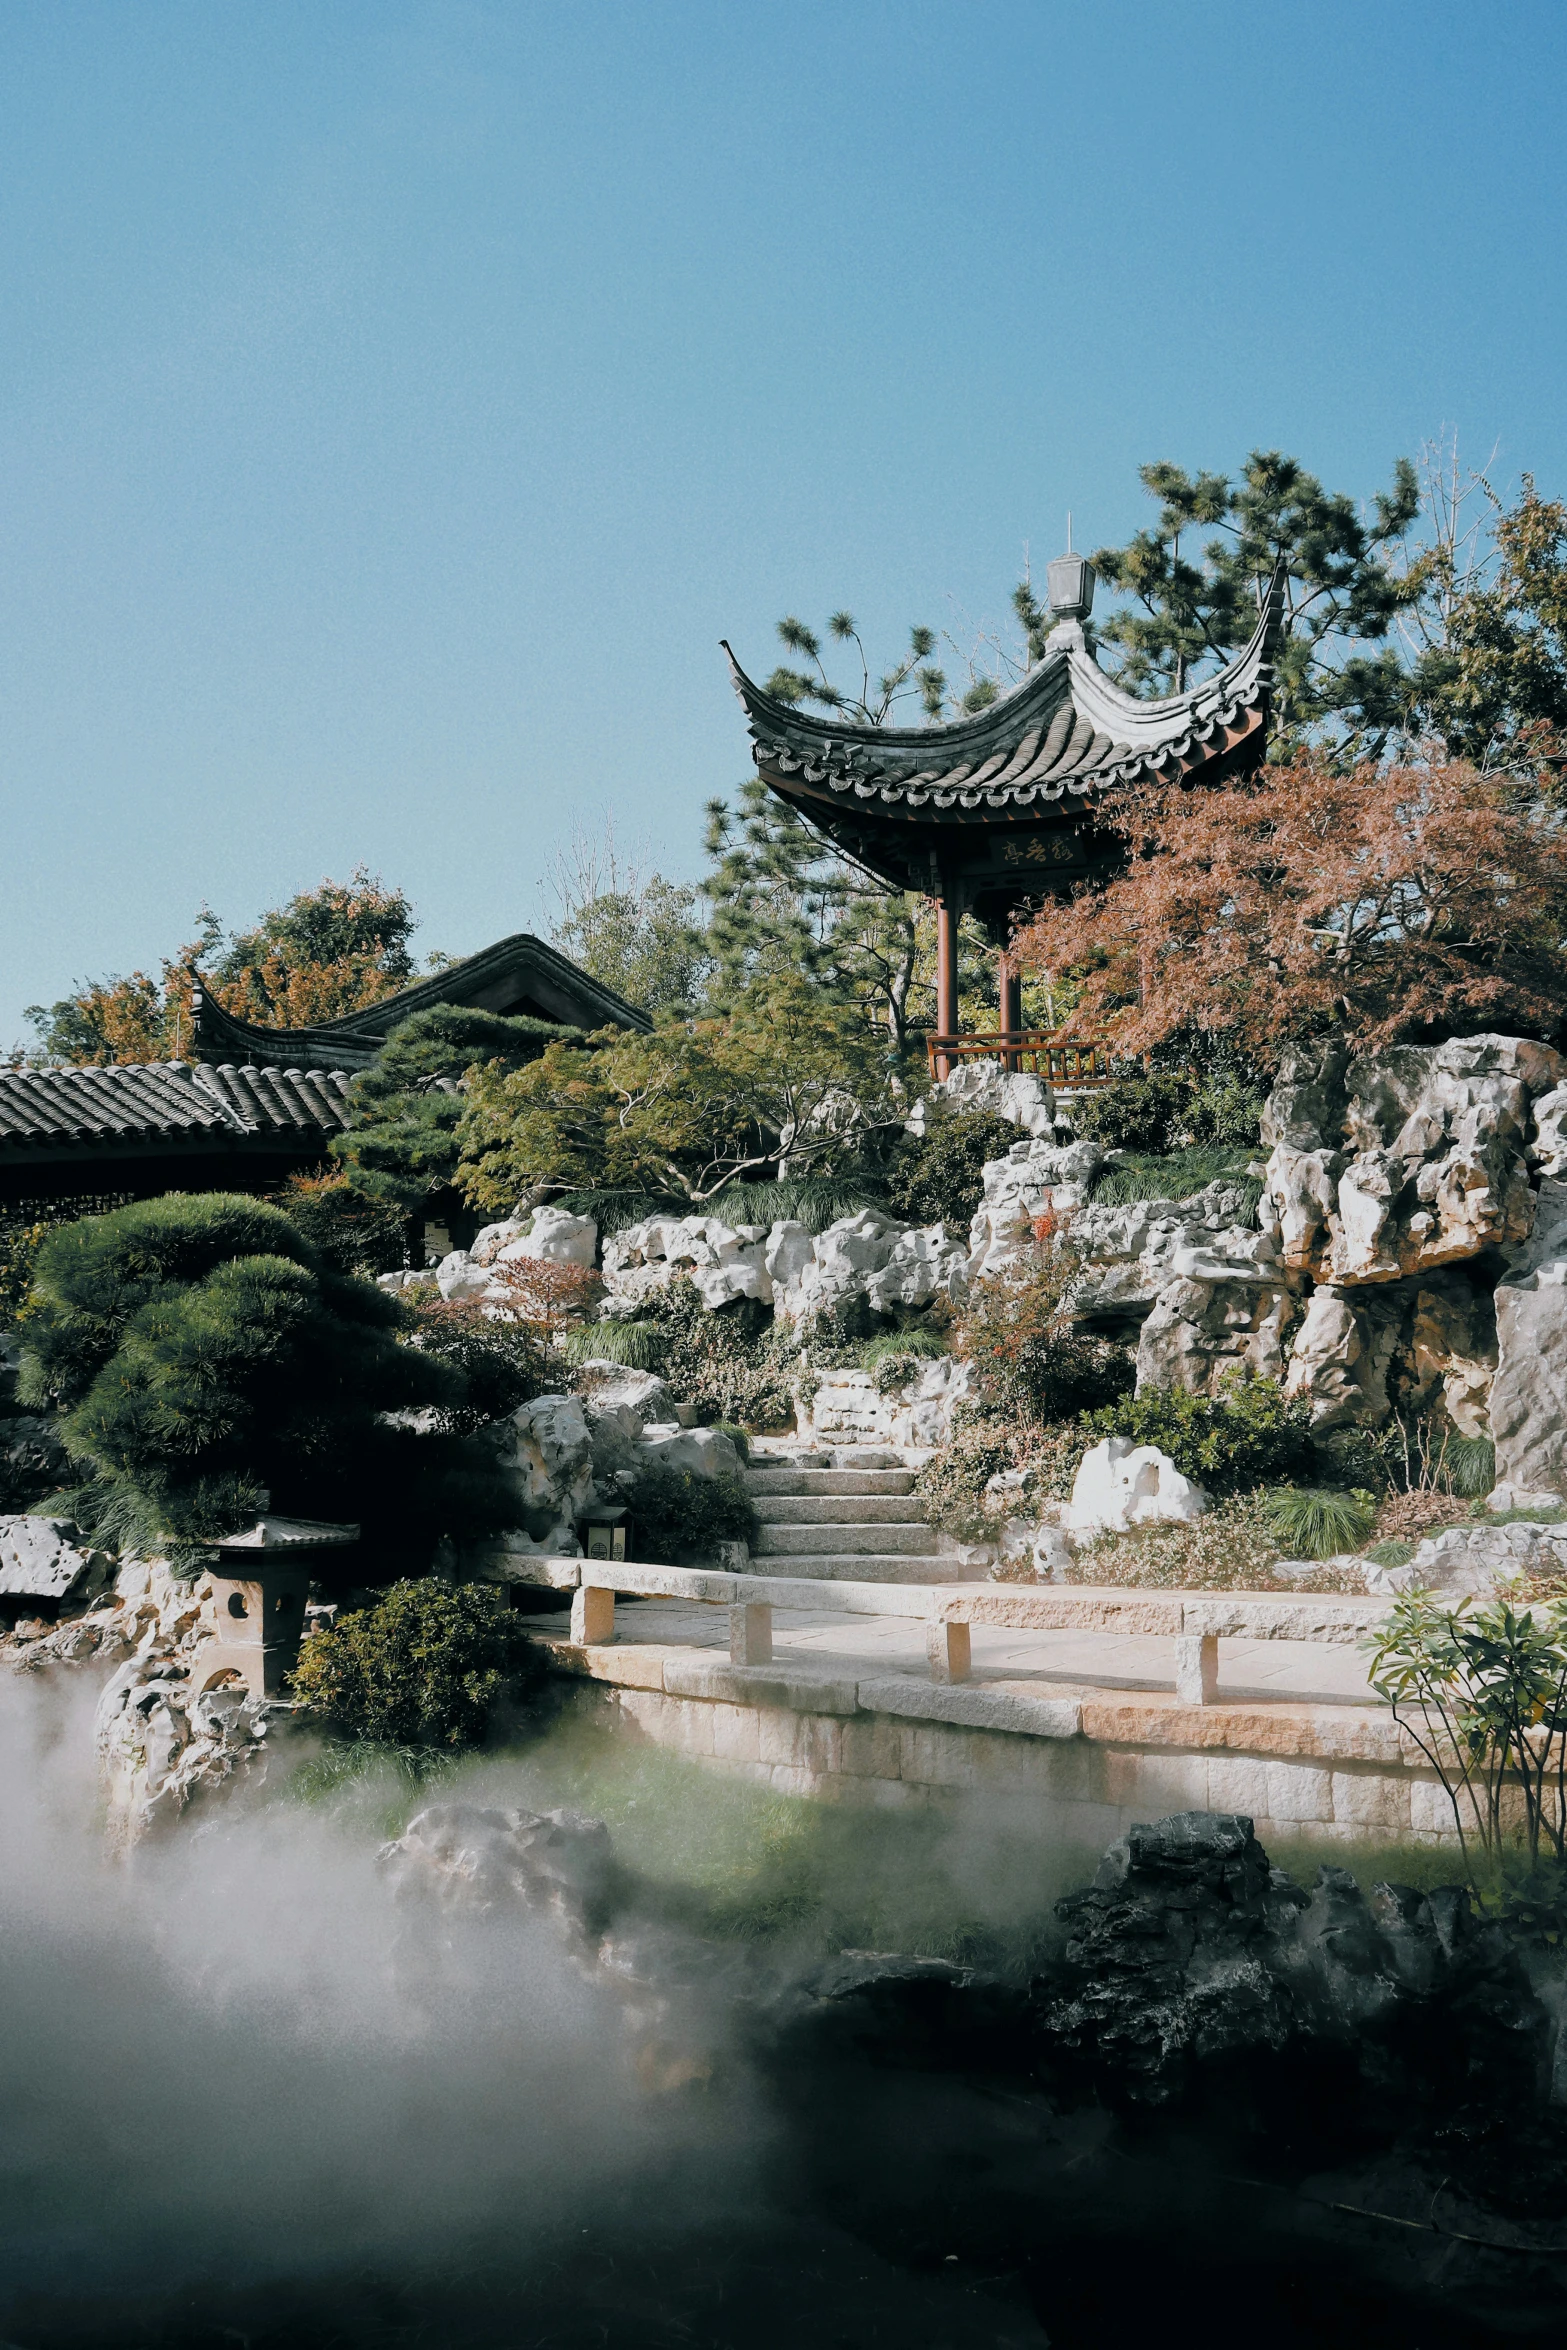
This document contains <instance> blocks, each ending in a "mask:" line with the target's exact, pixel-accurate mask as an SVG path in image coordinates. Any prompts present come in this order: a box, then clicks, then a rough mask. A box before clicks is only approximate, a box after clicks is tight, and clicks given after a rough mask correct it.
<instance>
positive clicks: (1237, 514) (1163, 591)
mask: <svg viewBox="0 0 1567 2350" xmlns="http://www.w3.org/2000/svg"><path fill="white" fill-rule="evenodd" d="M1139 472H1140V475H1141V478H1142V482H1143V486H1144V488H1145V489H1146V490H1147V491H1148V492H1149V494H1150V496H1151V497H1154V498H1156V499H1157V500H1158V502H1159V512H1158V516H1157V518H1156V520H1155V521H1154V523H1153V524H1152V525H1151V526H1150V527H1149V528H1148V529H1146V530H1140V531H1137V532H1136V533H1134V535H1133V536H1132V538H1131V539H1129V540H1128V542H1127V544H1126V545H1125V546H1124V547H1101V548H1099V549H1098V551H1097V552H1096V553H1095V555H1094V557H1093V562H1094V568H1095V569H1096V571H1097V572H1098V573H1099V576H1100V578H1101V579H1102V580H1103V581H1104V582H1105V584H1106V586H1107V587H1110V588H1112V589H1118V590H1120V591H1121V593H1122V594H1123V595H1124V597H1125V598H1126V602H1125V603H1124V604H1123V605H1121V606H1120V607H1118V608H1117V609H1116V610H1115V611H1113V612H1111V613H1110V614H1109V616H1108V617H1107V618H1105V619H1103V620H1101V621H1100V623H1099V628H1098V638H1099V642H1100V644H1101V645H1103V646H1106V647H1110V648H1113V649H1114V651H1115V653H1116V654H1117V655H1118V656H1119V663H1118V669H1117V674H1118V676H1119V678H1120V681H1121V683H1122V684H1123V685H1124V686H1125V687H1126V688H1127V690H1128V691H1129V692H1132V693H1137V694H1143V695H1153V696H1158V695H1161V694H1177V693H1184V692H1185V691H1186V690H1187V688H1188V687H1189V686H1191V685H1193V684H1195V683H1196V682H1197V681H1198V679H1199V678H1200V677H1202V676H1203V675H1205V674H1207V673H1209V672H1210V671H1212V670H1214V669H1218V668H1221V667H1222V666H1223V665H1224V663H1225V662H1226V661H1228V660H1230V659H1232V658H1233V656H1234V655H1235V654H1236V653H1237V652H1238V651H1239V650H1240V649H1241V647H1242V646H1243V645H1244V644H1245V643H1246V640H1247V639H1248V638H1249V637H1250V635H1251V633H1252V631H1253V629H1254V628H1255V627H1256V625H1257V617H1258V614H1259V612H1260V611H1261V608H1262V598H1263V595H1264V593H1265V591H1266V588H1267V584H1268V581H1269V579H1270V577H1271V575H1272V572H1273V568H1274V565H1275V563H1276V562H1278V561H1279V560H1280V559H1281V558H1282V560H1283V562H1284V565H1285V574H1286V576H1285V615H1286V636H1285V642H1284V646H1283V649H1282V651H1281V654H1280V657H1279V662H1278V683H1277V687H1276V691H1275V695H1274V729H1275V741H1274V746H1273V747H1274V753H1275V755H1276V756H1288V755H1290V754H1291V753H1292V752H1293V750H1294V749H1296V748H1298V747H1299V746H1300V744H1301V743H1302V742H1303V741H1304V740H1305V739H1306V737H1307V735H1308V734H1309V733H1311V732H1313V731H1316V732H1318V733H1322V732H1324V731H1325V732H1326V733H1327V734H1328V735H1330V736H1333V737H1336V738H1339V739H1341V740H1343V741H1344V742H1345V744H1346V745H1347V747H1348V748H1349V749H1350V750H1351V751H1356V752H1361V753H1365V754H1369V755H1371V756H1377V755H1379V754H1380V752H1381V751H1382V750H1383V749H1384V748H1385V747H1386V744H1387V742H1388V740H1389V738H1390V737H1391V736H1393V735H1394V734H1395V733H1396V732H1397V730H1398V727H1399V725H1400V722H1401V719H1402V716H1403V713H1404V710H1405V707H1406V701H1407V695H1406V664H1405V662H1404V660H1403V658H1402V657H1401V654H1400V651H1399V649H1398V648H1397V647H1396V646H1394V645H1391V644H1389V642H1388V641H1387V640H1388V635H1389V631H1390V629H1391V628H1392V626H1393V623H1394V621H1395V619H1396V617H1397V615H1398V614H1399V613H1400V612H1401V611H1403V610H1405V609H1406V608H1407V607H1408V606H1409V605H1410V604H1411V603H1413V601H1414V600H1415V598H1416V596H1417V595H1418V593H1419V585H1418V582H1416V581H1412V580H1411V579H1410V577H1409V576H1408V574H1407V572H1406V571H1405V570H1404V569H1403V568H1401V566H1400V565H1399V563H1398V562H1397V561H1396V560H1395V550H1398V549H1400V548H1401V547H1402V545H1403V542H1404V540H1405V538H1406V534H1407V533H1408V531H1409V528H1410V526H1411V524H1412V523H1413V522H1414V520H1415V517H1416V515H1417V514H1418V513H1419V510H1420V483H1419V479H1418V476H1417V474H1416V471H1415V467H1414V466H1413V464H1412V463H1410V461H1409V460H1408V459H1407V458H1402V457H1401V458H1399V459H1398V461H1397V463H1396V464H1395V466H1394V468H1393V480H1392V485H1391V487H1390V488H1389V489H1387V490H1385V491H1382V492H1379V493H1378V495H1377V496H1376V497H1375V498H1374V499H1373V501H1372V506H1371V512H1370V513H1369V515H1367V514H1364V513H1362V511H1361V510H1360V508H1359V507H1358V506H1357V504H1356V502H1355V501H1354V499H1352V498H1350V497H1348V496H1345V495H1343V494H1342V493H1333V494H1330V493H1329V492H1328V491H1326V490H1324V488H1323V486H1322V484H1321V482H1320V481H1318V480H1317V478H1316V476H1315V475H1314V474H1311V473H1308V472H1307V471H1306V469H1305V467H1304V466H1302V465H1301V464H1300V463H1299V462H1298V461H1297V460H1296V459H1295V458H1293V457H1286V456H1285V455H1283V453H1282V452H1281V451H1279V450H1277V449H1254V450H1253V451H1252V453H1251V455H1250V456H1249V457H1248V458H1247V460H1246V462H1245V465H1244V466H1243V467H1242V469H1241V473H1240V477H1239V480H1238V481H1231V480H1230V479H1229V478H1228V477H1227V476H1226V475H1224V474H1219V473H1208V472H1203V471H1199V472H1197V473H1194V474H1193V473H1187V472H1186V471H1185V470H1184V469H1183V468H1182V467H1181V466H1179V465H1171V464H1165V463H1161V464H1156V465H1144V466H1141V467H1140V468H1139ZM1203 533H1208V534H1209V535H1208V536H1207V537H1205V538H1204V537H1203V535H1202V534H1203ZM1197 540H1200V541H1201V544H1200V546H1199V547H1194V544H1193V542H1194V541H1197ZM1025 597H1026V598H1027V603H1026V605H1025V601H1024V598H1025ZM1018 611H1019V616H1020V617H1021V618H1022V619H1023V621H1024V624H1025V626H1026V627H1028V628H1029V631H1030V644H1031V651H1032V652H1033V654H1034V657H1035V658H1037V657H1038V653H1039V651H1040V650H1041V649H1042V635H1041V633H1040V632H1041V629H1042V626H1043V625H1044V624H1045V623H1046V622H1047V621H1048V615H1047V614H1044V613H1042V612H1041V611H1040V609H1039V607H1038V605H1037V604H1036V603H1034V601H1033V598H1032V595H1031V592H1030V591H1028V590H1027V587H1026V583H1025V588H1024V590H1022V591H1020V594H1019V599H1018Z"/></svg>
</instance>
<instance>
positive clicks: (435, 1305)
mask: <svg viewBox="0 0 1567 2350" xmlns="http://www.w3.org/2000/svg"><path fill="white" fill-rule="evenodd" d="M410 1310H411V1311H412V1313H413V1315H414V1319H415V1324H416V1328H417V1336H418V1344H419V1346H420V1348H421V1350H422V1351H423V1352H424V1353H425V1354H428V1355H432V1356H434V1358H435V1359H436V1361H437V1362H441V1363H446V1364H448V1365H449V1366H450V1367H451V1369H452V1370H454V1371H455V1372H456V1373H457V1374H458V1376H459V1378H460V1379H461V1381H462V1398H461V1401H460V1402H456V1403H452V1404H449V1405H447V1406H446V1407H445V1409H444V1411H443V1414H442V1418H443V1421H444V1424H445V1425H446V1426H447V1427H448V1428H450V1429H452V1430H454V1431H455V1432H456V1433H458V1434H459V1435H467V1434H471V1433H472V1432H474V1431H475V1430H477V1429H479V1428H487V1427H489V1426H490V1425H491V1423H492V1422H494V1421H496V1420H504V1419H506V1418H508V1417H509V1416H510V1414H511V1413H513V1412H514V1411H516V1410H517V1408H518V1406H519V1405H521V1404H525V1403H531V1402H532V1401H533V1398H534V1397H535V1396H536V1395H550V1394H553V1393H556V1392H558V1390H559V1388H560V1385H561V1371H560V1362H559V1357H558V1355H557V1354H556V1352H555V1351H554V1349H552V1348H551V1347H550V1346H549V1345H548V1344H547V1342H546V1341H545V1339H544V1338H543V1336H542V1335H541V1333H540V1330H539V1326H538V1324H537V1323H536V1322H524V1321H502V1320H501V1319H500V1317H499V1316H498V1315H495V1314H489V1313H486V1312H485V1309H484V1307H483V1305H482V1304H481V1303H480V1301H479V1300H478V1299H477V1298H472V1297H442V1296H441V1294H440V1292H439V1290H435V1291H434V1292H433V1293H432V1294H430V1295H428V1296H425V1295H420V1296H419V1297H418V1299H417V1302H415V1303H414V1304H413V1305H412V1306H411V1309H410Z"/></svg>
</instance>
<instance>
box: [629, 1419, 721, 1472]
mask: <svg viewBox="0 0 1567 2350" xmlns="http://www.w3.org/2000/svg"><path fill="white" fill-rule="evenodd" d="M637 1465H638V1466H639V1467H655V1468H660V1469H689V1470H690V1472H691V1474H692V1475H693V1476H696V1477H738V1476H739V1474H740V1455H739V1454H738V1452H736V1450H735V1446H734V1439H733V1437H730V1436H726V1435H725V1434H724V1432H723V1430H722V1429H721V1428H659V1427H649V1428H648V1429H646V1430H645V1432H644V1434H643V1437H642V1441H641V1443H640V1444H639V1445H638V1447H637Z"/></svg>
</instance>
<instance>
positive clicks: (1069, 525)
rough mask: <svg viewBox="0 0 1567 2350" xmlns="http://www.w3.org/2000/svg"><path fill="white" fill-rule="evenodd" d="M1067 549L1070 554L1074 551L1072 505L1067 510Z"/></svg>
mask: <svg viewBox="0 0 1567 2350" xmlns="http://www.w3.org/2000/svg"><path fill="white" fill-rule="evenodd" d="M1066 551H1067V553H1068V554H1069V555H1070V554H1071V552H1072V509H1071V507H1070V506H1068V508H1067V510H1066Z"/></svg>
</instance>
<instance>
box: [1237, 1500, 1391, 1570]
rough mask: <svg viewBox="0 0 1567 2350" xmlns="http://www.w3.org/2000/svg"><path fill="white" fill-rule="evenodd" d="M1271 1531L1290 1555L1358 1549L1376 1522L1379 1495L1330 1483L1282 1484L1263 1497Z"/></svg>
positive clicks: (1325, 1555) (1328, 1555) (1320, 1554)
mask: <svg viewBox="0 0 1567 2350" xmlns="http://www.w3.org/2000/svg"><path fill="white" fill-rule="evenodd" d="M1262 1509H1263V1517H1264V1519H1265V1521H1266V1524H1267V1527H1268V1530H1269V1532H1270V1533H1271V1534H1272V1535H1273V1536H1274V1538H1275V1540H1276V1541H1277V1542H1278V1544H1279V1546H1280V1548H1281V1549H1282V1550H1283V1551H1284V1552H1285V1554H1286V1555H1287V1556H1288V1557H1290V1558H1301V1559H1327V1558H1332V1557H1334V1556H1335V1554H1336V1553H1337V1552H1339V1551H1346V1550H1349V1551H1352V1550H1358V1549H1359V1547H1360V1545H1361V1543H1362V1542H1364V1541H1365V1539H1366V1536H1367V1535H1368V1534H1369V1533H1370V1532H1371V1529H1372V1527H1373V1526H1374V1525H1375V1523H1376V1514H1377V1507H1376V1497H1375V1496H1374V1495H1373V1494H1370V1493H1362V1492H1358V1491H1357V1492H1354V1493H1340V1492H1336V1491H1334V1489H1333V1488H1332V1487H1330V1486H1307V1485H1279V1486H1276V1487H1275V1488H1274V1490H1273V1491H1272V1492H1271V1493H1269V1494H1267V1495H1265V1496H1264V1498H1263V1504H1262Z"/></svg>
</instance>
